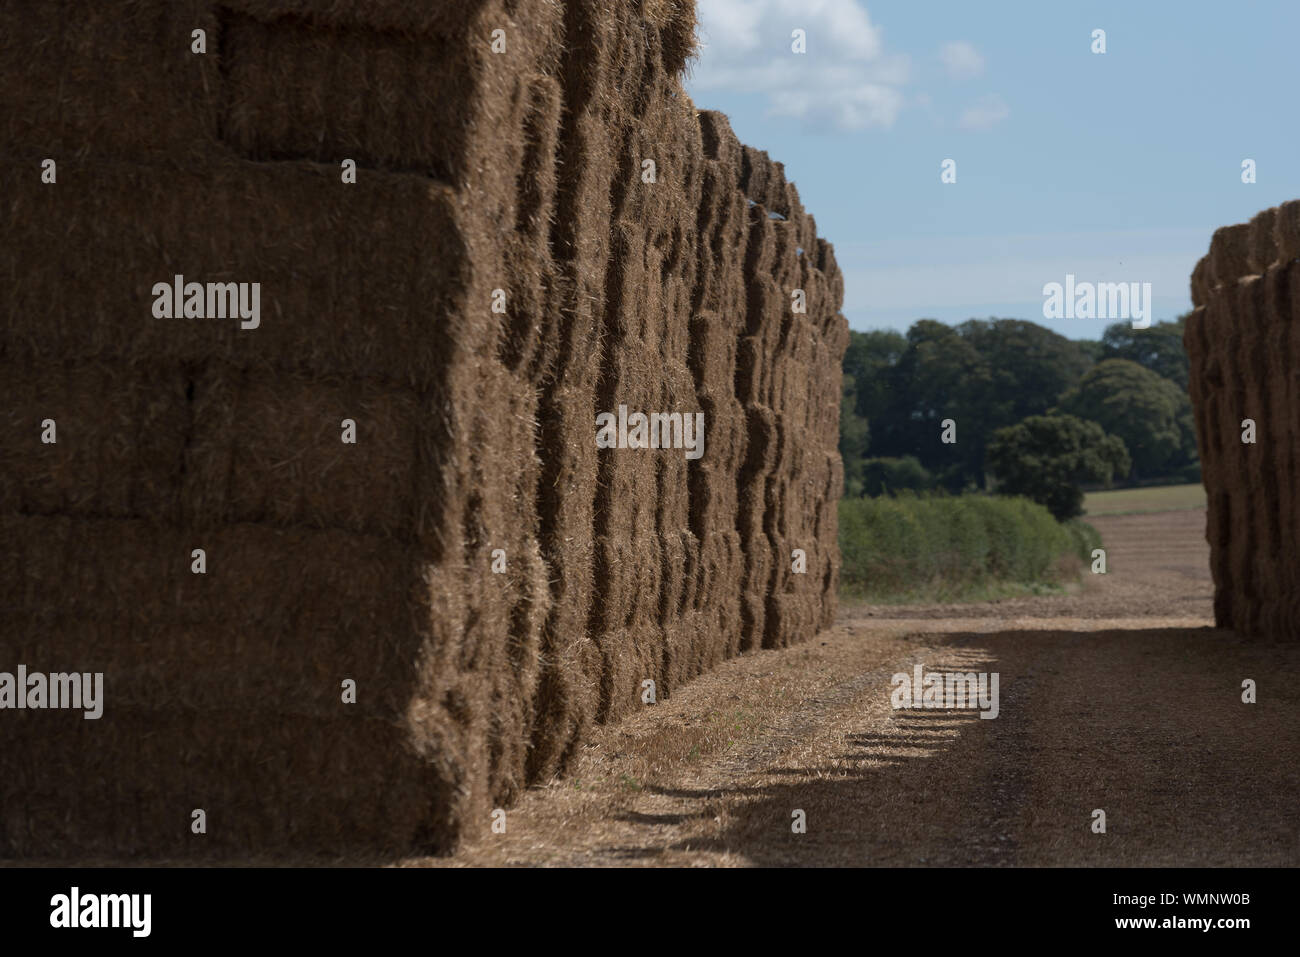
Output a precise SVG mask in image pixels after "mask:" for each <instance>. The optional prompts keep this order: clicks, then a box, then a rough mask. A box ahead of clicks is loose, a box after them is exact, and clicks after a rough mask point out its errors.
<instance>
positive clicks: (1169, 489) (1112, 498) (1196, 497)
mask: <svg viewBox="0 0 1300 957" xmlns="http://www.w3.org/2000/svg"><path fill="white" fill-rule="evenodd" d="M1183 508H1205V486H1204V485H1201V484H1200V483H1199V482H1197V483H1194V484H1192V485H1159V486H1155V487H1153V488H1117V489H1110V490H1109V491H1105V492H1089V493H1088V494H1087V495H1085V496H1084V498H1083V509H1084V512H1085V514H1086V516H1087V517H1088V519H1091V518H1092V517H1093V516H1096V515H1130V514H1136V513H1139V512H1168V511H1172V510H1174V509H1183Z"/></svg>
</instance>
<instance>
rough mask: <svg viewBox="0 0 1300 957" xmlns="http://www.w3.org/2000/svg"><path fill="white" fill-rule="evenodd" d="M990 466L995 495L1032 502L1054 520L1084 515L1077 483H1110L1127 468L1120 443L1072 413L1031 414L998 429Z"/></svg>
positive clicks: (990, 452) (1116, 438)
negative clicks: (1021, 498) (1051, 515)
mask: <svg viewBox="0 0 1300 957" xmlns="http://www.w3.org/2000/svg"><path fill="white" fill-rule="evenodd" d="M988 463H989V469H990V470H991V471H992V473H993V475H994V476H995V477H996V479H997V483H998V484H997V491H998V493H999V494H1001V495H1023V496H1025V497H1026V498H1030V499H1032V500H1033V501H1035V502H1038V503H1039V504H1040V505H1043V506H1045V507H1046V508H1047V510H1048V511H1050V512H1051V513H1052V514H1053V515H1054V516H1055V517H1056V519H1057V520H1058V521H1065V520H1066V519H1070V518H1074V517H1076V516H1078V515H1082V514H1083V490H1082V489H1081V488H1080V487H1079V486H1080V484H1081V483H1084V482H1101V483H1103V484H1105V485H1110V482H1111V479H1112V478H1113V477H1114V476H1115V475H1117V474H1119V475H1123V474H1126V473H1127V472H1128V470H1129V467H1130V462H1129V456H1128V452H1127V450H1126V449H1125V448H1124V442H1123V441H1122V440H1121V439H1119V438H1118V437H1117V436H1114V435H1107V434H1106V433H1105V432H1104V431H1103V430H1102V428H1101V426H1099V425H1097V423H1095V422H1087V421H1084V420H1083V419H1078V418H1075V417H1074V416H1071V415H1034V416H1030V417H1029V418H1027V419H1025V420H1024V421H1023V422H1020V423H1018V424H1016V425H1011V426H1007V427H1005V428H1001V429H998V430H997V431H996V432H994V433H993V437H992V438H991V439H990V440H989V446H988Z"/></svg>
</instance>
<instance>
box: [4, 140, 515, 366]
mask: <svg viewBox="0 0 1300 957" xmlns="http://www.w3.org/2000/svg"><path fill="white" fill-rule="evenodd" d="M0 171H2V175H4V176H5V177H6V182H10V183H12V184H13V191H12V193H11V195H10V197H9V200H8V202H7V203H6V209H7V211H8V213H9V217H10V218H9V221H8V222H7V224H6V225H7V228H8V229H9V231H10V241H11V242H12V243H14V245H15V247H16V248H20V249H22V250H23V251H24V252H23V256H21V257H11V258H10V260H9V268H8V273H9V274H8V275H7V276H6V277H5V282H6V284H7V286H8V288H9V290H10V294H9V295H7V296H6V297H5V302H4V303H3V305H0V317H2V321H0V355H2V356H5V357H9V358H13V359H20V360H24V361H26V360H29V359H37V360H41V359H43V360H55V359H58V360H69V359H85V358H101V357H114V358H117V359H121V360H126V361H146V360H155V361H156V360H172V361H176V360H203V359H213V358H215V359H224V360H226V361H228V362H231V363H232V364H235V365H239V366H243V367H248V368H259V369H264V370H268V371H270V370H283V369H290V370H297V371H301V372H303V373H307V374H312V375H330V374H334V375H346V376H365V377H371V378H382V379H391V380H394V381H397V382H405V383H409V384H411V385H414V386H416V387H424V388H428V387H431V386H434V385H436V384H438V383H440V382H441V381H442V380H443V378H444V370H445V369H446V368H447V367H448V366H449V365H450V364H452V363H454V362H455V361H456V356H457V355H458V351H457V344H458V342H459V341H460V339H461V336H462V335H465V334H467V332H472V329H473V327H474V325H475V324H476V323H487V322H489V321H490V318H489V315H490V314H488V313H487V312H486V309H473V310H471V309H469V308H468V306H467V304H466V303H465V302H464V298H463V297H464V293H465V288H466V281H467V275H468V264H467V263H466V262H465V260H464V256H463V251H464V246H463V243H462V241H461V236H460V232H459V227H458V225H457V222H458V221H457V213H456V200H455V197H454V196H453V195H452V194H451V193H450V192H449V191H448V190H446V189H444V188H442V187H440V186H438V185H436V184H430V182H429V181H428V180H427V179H424V178H422V177H417V176H403V175H396V174H387V175H381V174H370V175H365V176H361V177H359V178H358V181H357V183H356V184H355V185H345V184H343V183H342V182H341V181H340V178H339V172H338V169H337V168H336V167H335V168H331V167H328V166H317V165H314V164H311V163H275V164H258V163H247V162H214V163H212V164H209V165H205V166H203V165H195V166H192V167H189V168H187V169H185V170H184V171H163V170H160V169H159V168H155V167H144V166H130V165H122V164H107V163H89V162H84V163H76V162H74V161H71V160H69V161H67V162H66V163H65V164H64V165H63V166H62V167H61V172H60V180H59V185H58V186H57V187H50V186H43V185H41V184H40V182H39V180H38V179H36V178H34V177H31V176H27V175H25V174H24V175H18V170H17V169H16V168H15V165H14V164H13V163H12V162H11V163H8V164H5V163H0ZM431 262H436V263H438V264H439V266H438V268H436V269H432V268H430V266H429V264H430V263H431ZM176 275H183V276H184V277H185V281H186V282H199V283H209V282H222V283H226V282H248V283H252V282H258V283H260V299H261V303H260V305H261V310H260V311H261V317H260V325H259V326H258V327H257V328H251V329H241V328H240V320H237V319H229V318H227V319H220V318H217V319H212V318H203V319H200V318H171V319H166V318H156V317H155V315H154V306H155V295H154V293H153V288H154V286H155V284H156V283H160V282H162V283H172V282H174V277H175V276H176ZM457 316H459V317H460V318H456V319H454V320H453V317H457Z"/></svg>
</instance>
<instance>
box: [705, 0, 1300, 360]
mask: <svg viewBox="0 0 1300 957" xmlns="http://www.w3.org/2000/svg"><path fill="white" fill-rule="evenodd" d="M697 5H698V9H699V16H700V21H701V25H700V33H701V39H702V41H703V44H704V46H703V49H702V51H701V53H700V56H699V59H698V60H697V61H696V62H695V63H694V65H693V67H692V68H691V70H690V74H689V76H688V78H687V84H686V85H687V89H688V90H689V91H690V93H691V96H692V98H693V99H694V101H695V103H696V106H697V107H698V108H700V109H714V110H721V111H722V112H724V113H726V114H727V115H728V116H729V117H730V119H731V123H732V126H733V128H734V129H735V130H736V133H737V135H738V136H739V137H740V139H741V141H742V142H745V143H748V144H750V145H751V146H756V147H758V148H760V149H764V150H767V152H768V153H770V154H771V155H772V157H773V158H774V159H777V160H780V161H782V162H783V163H784V164H785V168H786V174H787V176H788V177H789V178H790V179H791V180H793V181H794V183H795V184H796V186H797V187H798V188H799V194H800V197H801V199H802V200H803V203H804V206H805V207H806V208H807V209H808V210H809V212H811V213H812V214H813V215H814V216H815V217H816V219H817V226H818V232H819V233H820V234H821V235H822V236H823V237H825V238H826V239H828V240H829V241H830V242H832V243H833V244H834V246H835V252H836V257H837V258H838V260H839V263H840V268H841V269H842V270H843V271H844V280H845V302H844V314H845V315H846V316H847V317H848V319H849V323H850V325H851V326H852V327H853V328H854V329H859V330H866V329H875V328H895V329H900V330H902V329H906V328H907V327H908V326H909V325H910V324H911V323H912V322H913V321H914V320H916V319H918V318H922V317H929V318H935V319H940V320H943V321H944V322H954V323H955V322H960V321H962V320H965V319H968V318H987V317H989V316H1000V317H1011V318H1024V319H1031V320H1033V321H1035V322H1040V323H1042V324H1043V325H1046V326H1049V327H1051V328H1053V329H1056V330H1057V331H1058V332H1061V333H1062V334H1064V335H1067V336H1069V337H1071V338H1095V337H1097V336H1099V335H1100V333H1101V330H1102V329H1103V328H1104V327H1105V326H1106V325H1107V320H1088V319H1063V320H1056V321H1050V320H1046V319H1044V318H1043V286H1044V284H1045V283H1049V282H1064V280H1065V275H1066V274H1067V273H1073V274H1074V275H1075V276H1076V279H1077V280H1079V281H1091V282H1149V283H1151V284H1152V298H1153V300H1154V309H1153V321H1159V320H1161V319H1168V318H1174V317H1175V316H1177V315H1178V314H1179V313H1181V312H1184V311H1186V310H1187V309H1189V308H1191V301H1190V298H1189V293H1188V277H1189V276H1190V274H1191V271H1192V267H1193V266H1195V265H1196V261H1197V259H1199V258H1200V257H1201V256H1202V255H1204V253H1205V251H1206V250H1207V249H1208V247H1209V241H1210V235H1211V233H1212V232H1213V231H1214V230H1215V229H1216V228H1217V227H1219V226H1223V225H1228V224H1231V223H1237V222H1244V221H1246V220H1248V219H1250V218H1251V217H1252V216H1253V215H1254V214H1255V213H1256V212H1258V211H1259V210H1261V209H1265V208H1267V207H1269V206H1276V205H1277V204H1278V203H1280V202H1283V201H1285V200H1288V199H1295V198H1297V197H1300V122H1298V120H1300V107H1298V106H1297V104H1296V102H1295V97H1296V91H1297V77H1298V76H1300V72H1298V71H1297V60H1298V59H1300V54H1298V53H1297V52H1296V49H1295V43H1296V38H1297V37H1300V2H1296V0H1287V2H1283V0H1272V2H1242V0H1235V2H1231V3H1229V2H1222V3H1203V2H1195V0H1181V2H1172V0H1159V2H1156V0H1144V2H1138V0H1125V2H1115V3H1111V2H1090V3H1072V2H1064V0H1034V2H1007V0H994V2H990V3H973V2H950V0H942V2H939V0H934V2H927V0H697ZM796 28H798V29H802V30H804V31H805V32H806V36H807V53H806V54H802V55H800V54H795V53H793V52H791V42H792V41H791V31H792V30H794V29H796ZM1095 29H1103V30H1105V31H1106V53H1104V54H1094V53H1093V52H1091V49H1090V48H1091V45H1092V43H1093V40H1092V33H1093V30H1095ZM945 159H953V160H955V161H956V172H957V181H956V182H955V183H952V184H944V183H941V182H940V166H941V164H942V162H943V161H944V160H945ZM1245 159H1253V160H1254V161H1255V163H1256V176H1257V181H1256V182H1255V183H1253V184H1244V183H1243V182H1242V179H1241V164H1242V161H1243V160H1245Z"/></svg>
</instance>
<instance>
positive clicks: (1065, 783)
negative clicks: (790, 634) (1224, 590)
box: [404, 511, 1300, 866]
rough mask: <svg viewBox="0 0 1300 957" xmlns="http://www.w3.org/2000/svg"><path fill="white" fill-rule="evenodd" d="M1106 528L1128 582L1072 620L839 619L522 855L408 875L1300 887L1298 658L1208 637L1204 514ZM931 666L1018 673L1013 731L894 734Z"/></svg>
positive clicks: (968, 611) (517, 817)
mask: <svg viewBox="0 0 1300 957" xmlns="http://www.w3.org/2000/svg"><path fill="white" fill-rule="evenodd" d="M1094 524H1095V525H1096V527H1097V529H1098V531H1100V532H1101V534H1102V536H1103V538H1104V539H1105V541H1106V547H1107V551H1108V557H1109V560H1110V570H1109V574H1108V575H1106V576H1105V577H1104V578H1103V577H1091V576H1088V577H1087V578H1086V580H1085V581H1084V582H1083V583H1082V584H1081V586H1080V587H1079V589H1078V590H1077V591H1076V592H1075V593H1073V594H1069V595H1064V596H1059V597H1035V598H1024V599H1014V600H1007V601H1001V602H994V603H986V604H976V605H949V606H934V605H930V606H907V607H901V606H890V607H888V608H885V607H872V606H865V605H859V606H850V607H844V608H841V610H840V613H839V616H838V619H837V622H836V625H835V627H833V628H832V629H830V630H828V631H826V632H824V633H823V634H822V635H821V636H819V638H818V640H816V641H813V642H810V643H808V644H805V645H801V646H798V647H794V648H789V649H783V650H779V651H761V652H756V653H751V654H746V655H743V656H741V657H739V658H737V659H734V660H732V661H729V662H726V663H724V664H723V665H722V666H720V667H719V668H718V669H717V670H715V671H714V672H712V673H711V674H709V675H707V676H705V677H703V678H701V679H700V680H698V681H696V682H694V683H692V684H691V685H690V686H689V687H687V688H685V689H683V690H682V692H680V693H679V694H677V695H675V696H674V697H673V699H672V701H670V702H665V703H661V704H658V705H655V706H654V707H645V708H643V709H642V710H641V712H640V713H637V714H635V715H633V716H631V717H629V718H628V719H627V720H626V721H624V722H623V723H622V724H621V725H619V726H618V727H610V728H603V729H601V730H600V732H599V733H598V734H596V735H594V736H593V737H592V739H591V740H590V742H589V743H588V745H587V746H586V747H585V748H584V750H583V751H582V753H581V754H580V755H579V757H578V760H577V761H576V763H575V767H574V768H573V771H572V774H571V776H570V777H569V778H567V779H565V780H560V781H555V782H552V783H551V784H549V785H547V786H545V787H540V788H535V789H532V790H530V791H529V792H527V793H526V794H525V795H524V797H523V799H522V800H521V801H520V803H519V805H518V806H517V808H515V809H514V810H513V811H511V812H510V813H509V816H508V826H507V831H506V833H505V834H494V835H485V836H483V837H482V838H481V839H479V840H477V841H475V842H472V843H470V844H468V845H466V846H465V847H464V848H462V849H461V851H460V852H459V853H458V854H457V855H456V856H455V857H453V858H451V859H449V860H443V859H419V860H408V861H405V862H404V863H405V864H406V865H408V866H428V865H443V866H457V865H459V866H476V865H541V866H557V865H558V866H566V865H568V866H572V865H598V866H599V865H627V864H638V865H661V866H698V865H704V866H750V865H759V866H764V865H845V866H876V865H879V866H943V865H954V866H955V865H1020V866H1065V865H1084V866H1100V865H1117V866H1148V865H1150V866H1157V865H1161V866H1162V865H1206V866H1228V865H1236V866H1252V865H1287V866H1295V865H1296V864H1297V863H1300V829H1298V823H1297V822H1298V818H1297V815H1296V813H1295V809H1294V797H1293V796H1294V793H1295V790H1296V788H1297V786H1300V768H1298V767H1297V764H1296V762H1295V761H1294V758H1293V756H1294V755H1295V754H1297V753H1300V728H1298V727H1297V722H1296V721H1295V720H1294V718H1293V717H1292V715H1293V714H1294V712H1295V709H1296V708H1297V707H1298V706H1300V690H1297V689H1298V688H1300V684H1298V683H1297V679H1298V678H1300V647H1297V646H1296V645H1295V644H1294V643H1271V642H1265V641H1261V640H1246V639H1242V638H1239V637H1238V636H1236V635H1235V634H1233V633H1232V632H1227V631H1221V630H1216V629H1214V628H1213V627H1212V626H1213V611H1212V605H1213V588H1212V583H1211V581H1210V576H1209V570H1208V560H1207V559H1208V548H1207V546H1206V543H1205V512H1204V511H1177V512H1166V513H1155V514H1146V515H1133V516H1127V515H1126V516H1113V517H1101V518H1097V519H1095V520H1094ZM918 663H919V664H922V665H924V666H925V668H926V669H927V670H931V669H934V670H951V671H957V670H960V671H996V672H998V673H999V674H1000V676H1001V685H1000V698H1001V713H1000V716H999V717H998V718H997V719H995V720H980V719H979V718H978V717H977V716H976V713H975V712H973V711H935V710H928V711H920V710H898V711H895V710H893V709H892V708H891V707H890V701H889V695H890V691H891V686H890V678H891V676H892V675H893V674H895V673H897V672H900V671H902V672H909V673H910V672H911V670H912V667H913V665H915V664H918ZM1248 677H1249V678H1254V679H1255V680H1256V682H1257V683H1258V686H1259V689H1260V697H1259V701H1258V703H1257V704H1254V705H1247V704H1243V703H1242V702H1241V680H1242V679H1244V678H1248ZM1095 808H1102V809H1104V810H1105V811H1106V815H1107V833H1106V834H1104V835H1101V834H1094V833H1092V831H1091V830H1090V823H1091V820H1092V818H1091V814H1092V811H1093V810H1094V809H1095ZM795 809H801V810H803V811H804V812H805V813H806V816H807V833H805V834H794V833H792V832H791V820H792V818H791V813H792V811H793V810H795Z"/></svg>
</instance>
